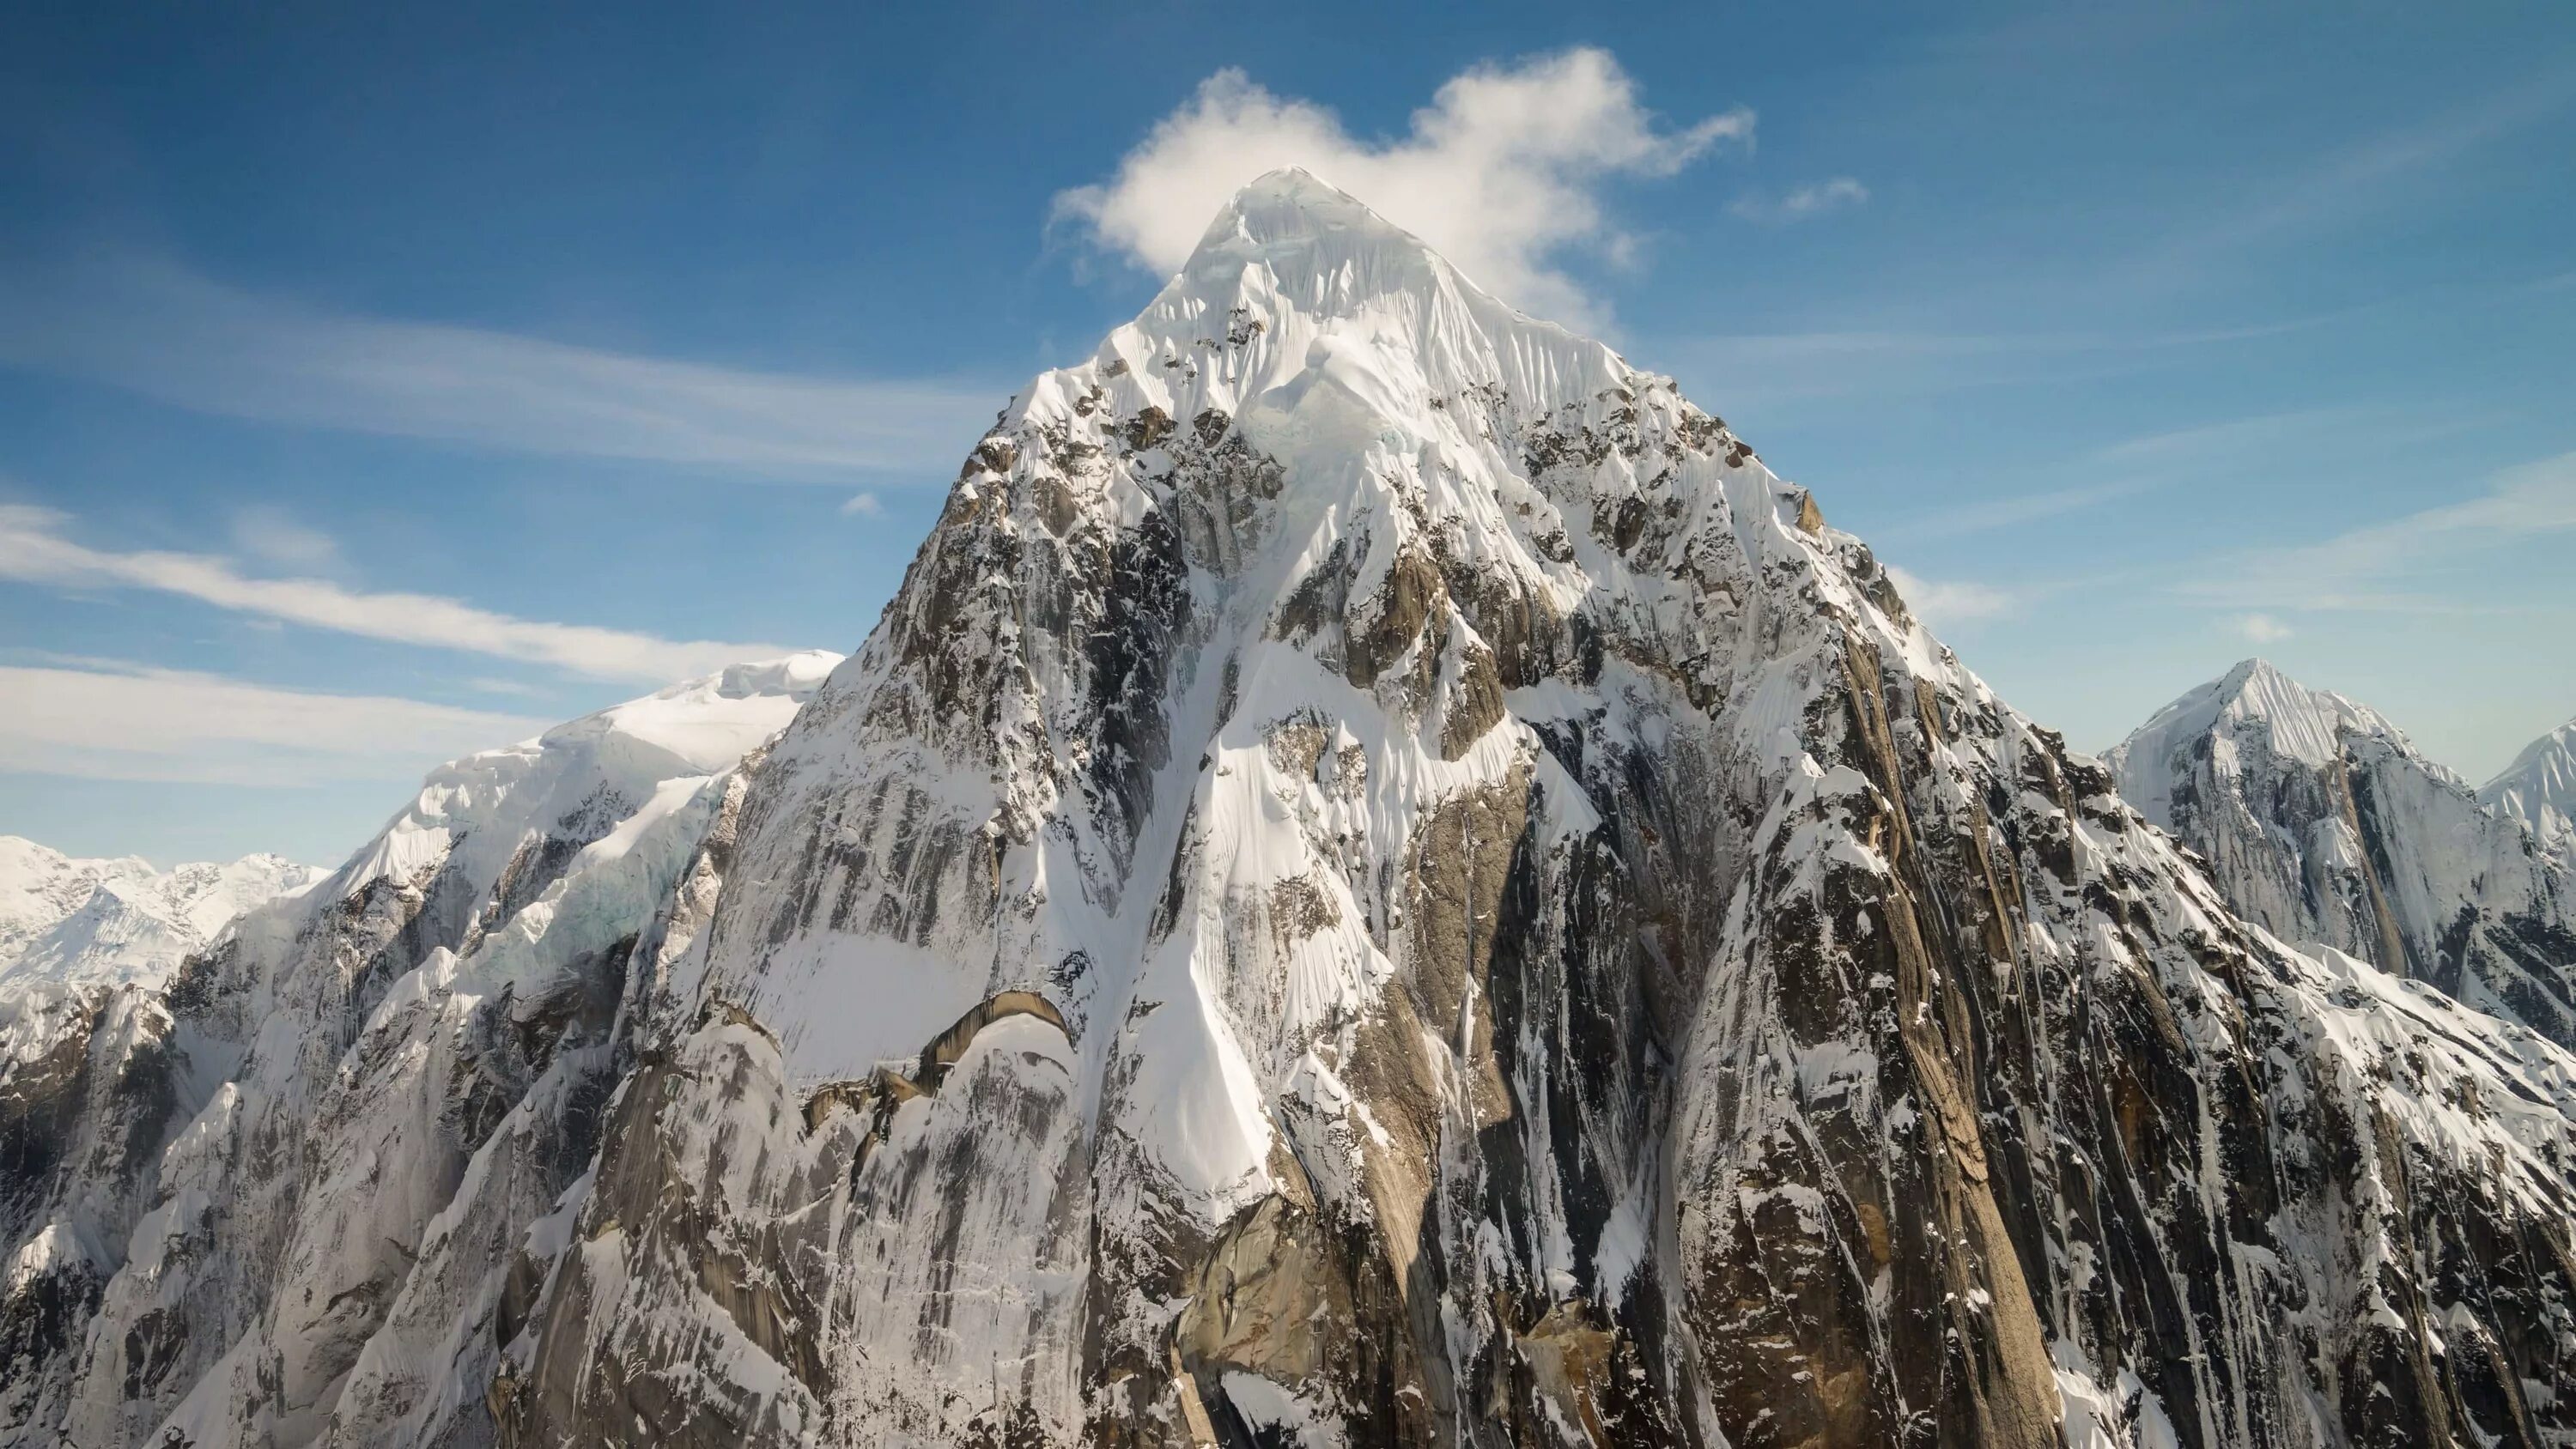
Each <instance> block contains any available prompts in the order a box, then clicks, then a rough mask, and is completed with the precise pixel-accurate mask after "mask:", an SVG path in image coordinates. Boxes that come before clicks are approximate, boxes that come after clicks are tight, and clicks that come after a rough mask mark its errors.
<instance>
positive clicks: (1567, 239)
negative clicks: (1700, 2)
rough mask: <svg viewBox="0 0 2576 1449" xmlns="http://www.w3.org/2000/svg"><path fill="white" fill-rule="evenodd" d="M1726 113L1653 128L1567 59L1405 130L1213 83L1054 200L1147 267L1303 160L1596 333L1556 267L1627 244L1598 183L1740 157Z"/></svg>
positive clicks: (1525, 66) (1472, 269)
mask: <svg viewBox="0 0 2576 1449" xmlns="http://www.w3.org/2000/svg"><path fill="white" fill-rule="evenodd" d="M1752 141H1753V113H1752V112H1751V111H1749V110H1746V109H1743V108H1741V107H1738V108H1737V109H1734V110H1731V111H1727V112H1725V113H1723V114H1721V115H1716V116H1711V117H1708V118H1707V119H1705V120H1701V121H1699V122H1696V123H1694V124H1692V125H1689V126H1686V127H1684V128H1682V129H1680V130H1668V129H1660V128H1659V127H1658V125H1657V123H1656V118H1655V116H1654V114H1653V113H1652V112H1650V111H1648V110H1646V109H1645V107H1643V106H1642V105H1640V104H1639V103H1638V100H1637V88H1636V85H1635V83H1634V82H1633V81H1632V80H1630V78H1629V76H1628V74H1627V72H1625V71H1623V70H1621V69H1620V68H1619V62H1618V61H1617V60H1616V59H1614V58H1613V57H1612V56H1611V55H1610V54H1609V52H1607V51H1603V50H1594V49H1588V48H1585V49H1575V50H1568V51H1563V52H1560V53H1558V54H1555V55H1546V56H1539V57H1536V58H1533V59H1531V60H1527V61H1523V62H1521V63H1519V64H1517V65H1512V66H1495V65H1489V66H1478V67H1476V68H1474V69H1471V70H1468V71H1465V72H1463V73H1461V74H1459V75H1456V76H1453V77H1451V78H1450V80H1449V81H1448V82H1447V83H1446V84H1444V85H1442V86H1441V87H1440V90H1439V92H1438V94H1436V95H1434V96H1433V97H1432V100H1431V104H1430V105H1428V106H1426V107H1424V108H1422V109H1421V110H1418V111H1415V112H1414V113H1413V122H1412V130H1411V132H1410V133H1409V134H1407V135H1405V136H1402V137H1399V138H1395V139H1392V140H1385V141H1372V140H1365V139H1362V138H1359V137H1355V136H1353V135H1351V134H1350V132H1348V131H1346V130H1345V129H1343V127H1342V122H1341V119H1340V118H1339V117H1338V116H1336V115H1334V114H1333V112H1331V111H1330V110H1328V109H1326V108H1324V107H1322V106H1319V105H1316V104H1314V103H1313V102H1311V101H1304V100H1298V99H1296V98H1293V97H1280V96H1276V95H1273V94H1271V93H1270V92H1269V91H1267V90H1265V89H1263V88H1262V87H1261V86H1260V85H1258V84H1256V83H1255V82H1254V81H1253V80H1252V79H1251V78H1250V77H1249V76H1247V75H1245V74H1244V73H1243V72H1242V71H1240V70H1236V69H1232V68H1229V69H1226V70H1221V71H1218V72H1217V73H1216V74H1214V75H1212V76H1210V77H1208V78H1207V79H1206V80H1204V81H1202V82H1200V83H1199V88H1198V92H1197V94H1196V95H1194V96H1192V97H1191V98H1190V100H1189V101H1188V102H1187V103H1185V104H1184V105H1182V106H1181V107H1180V109H1178V110H1176V111H1174V112H1173V113H1172V114H1171V115H1169V116H1166V117H1164V118H1163V119H1162V120H1161V121H1160V122H1157V123H1156V124H1155V126H1154V129H1153V130H1152V131H1151V132H1150V133H1149V134H1148V135H1147V136H1146V137H1145V139H1144V140H1143V141H1142V142H1140V143H1138V144H1137V146H1136V147H1135V148H1134V149H1133V150H1130V151H1129V152H1128V153H1127V154H1126V156H1125V157H1123V158H1122V159H1121V160H1120V161H1119V163H1118V170H1117V174H1116V175H1114V176H1112V177H1111V178H1110V179H1109V180H1107V181H1104V182H1101V183H1099V184H1097V185H1093V186H1084V187H1079V188H1076V189H1075V190H1072V191H1066V192H1062V193H1060V194H1058V195H1057V197H1056V199H1055V215H1056V219H1057V220H1058V221H1059V222H1071V223H1073V224H1075V225H1077V226H1079V227H1081V228H1082V229H1083V230H1084V231H1085V232H1086V233H1087V234H1088V235H1089V237H1090V239H1091V240H1092V241H1093V242H1094V243H1096V244H1097V245H1099V246H1100V247H1101V248H1102V249H1103V250H1105V251H1108V252H1111V253H1113V254H1116V255H1119V256H1122V257H1125V258H1126V259H1128V260H1129V261H1132V262H1134V263H1135V264H1136V265H1138V266H1140V267H1143V268H1145V269H1147V270H1149V271H1153V272H1157V273H1170V272H1172V271H1175V270H1177V269H1178V268H1179V267H1180V265H1181V263H1183V262H1184V261H1186V260H1188V258H1189V254H1190V249H1191V248H1192V247H1194V246H1196V245H1197V243H1198V240H1199V236H1200V234H1201V233H1202V232H1203V231H1205V230H1206V228H1207V224H1208V219H1209V218H1210V217H1213V216H1214V215H1216V213H1217V211H1218V210H1219V209H1220V208H1222V207H1223V206H1224V205H1225V203H1226V200H1227V199H1228V198H1229V197H1231V196H1233V194H1234V193H1235V191H1236V190H1237V189H1239V188H1240V187H1241V186H1242V185H1243V184H1244V183H1245V182H1248V181H1250V180H1252V179H1253V178H1254V177H1256V176H1259V175H1261V174H1263V173H1264V172H1268V171H1273V170H1276V169H1278V168H1280V167H1283V166H1302V167H1304V168H1305V169H1306V170H1308V171H1311V172H1313V173H1314V174H1315V175H1317V176H1319V177H1322V178H1323V179H1324V180H1325V181H1327V182H1330V183H1332V184H1333V185H1335V186H1338V187H1340V188H1342V189H1343V190H1345V191H1348V192H1350V193H1351V194H1352V195H1354V196H1356V197H1358V198H1359V199H1360V200H1361V201H1363V202H1365V203H1367V204H1368V205H1369V206H1370V207H1372V208H1374V209H1375V210H1377V211H1378V213H1379V214H1381V215H1383V216H1385V217H1386V218H1387V219H1388V220H1390V221H1392V222H1394V223H1395V224H1396V225H1398V226H1401V227H1403V228H1405V229H1406V230H1407V231H1410V232H1412V233H1414V234H1415V235H1417V236H1419V237H1421V238H1422V239H1423V240H1424V241H1426V242H1428V243H1430V244H1431V245H1432V246H1433V247H1434V248H1436V249H1437V250H1438V251H1439V252H1440V253H1441V254H1442V255H1444V256H1446V257H1447V258H1448V259H1449V260H1450V261H1452V262H1454V263H1456V264H1457V265H1458V266H1459V267H1460V268H1461V269H1462V270H1464V271H1465V272H1466V273H1467V275H1468V276H1470V277H1472V278H1474V279H1475V280H1476V282H1477V283H1478V284H1479V285H1481V286H1484V287H1486V288H1488V289H1489V290H1491V291H1493V292H1494V293H1495V294H1496V295H1498V296H1500V297H1502V298H1503V299H1504V300H1505V301H1508V302H1510V303H1512V304H1513V305H1515V306H1518V307H1522V308H1525V309H1528V310H1530V311H1532V312H1535V313H1537V314H1539V315H1542V316H1549V317H1555V318H1559V319H1562V320H1565V321H1569V322H1574V323H1585V322H1597V321H1599V320H1600V308H1599V307H1598V306H1597V305H1596V304H1594V303H1593V301H1592V300H1591V299H1590V298H1589V297H1588V296H1586V295H1585V293H1584V291H1583V289H1582V288H1581V287H1580V286H1579V285H1578V284H1576V283H1575V282H1574V281H1573V280H1572V279H1571V278H1569V277H1567V276H1566V275H1565V274H1564V273H1563V272H1562V271H1559V270H1558V269H1557V268H1556V267H1555V266H1554V265H1553V262H1554V260H1555V259H1556V258H1557V257H1558V256H1560V255H1561V254H1563V253H1565V252H1568V251H1574V250H1586V251H1591V252H1594V253H1596V254H1599V255H1602V256H1605V257H1608V258H1611V259H1613V260H1616V259H1618V258H1619V257H1621V256H1622V255H1624V254H1625V253H1626V252H1627V251H1628V250H1629V247H1630V238H1628V237H1627V236H1626V235H1624V234H1623V233H1621V232H1620V231H1619V230H1618V229H1617V228H1615V227H1614V226H1612V225H1611V224H1610V223H1609V222H1608V221H1607V220H1606V219H1605V218H1604V217H1603V215H1602V210H1601V204H1600V200H1599V197H1598V192H1599V190H1600V188H1601V186H1602V184H1603V183H1604V182H1605V181H1606V180H1608V179H1609V178H1611V177H1614V176H1669V175H1671V174H1672V173H1673V172H1675V171H1678V170H1680V169H1681V168H1682V167H1684V166H1686V165H1688V164H1690V163H1691V162H1692V161H1694V160H1696V159H1698V158H1699V157H1701V156H1703V155H1705V154H1707V153H1708V152H1709V151H1710V150H1711V149H1712V148H1714V147H1716V146H1718V145H1719V144H1721V143H1725V142H1733V143H1737V144H1740V145H1744V146H1748V147H1749V146H1750V145H1751V144H1752Z"/></svg>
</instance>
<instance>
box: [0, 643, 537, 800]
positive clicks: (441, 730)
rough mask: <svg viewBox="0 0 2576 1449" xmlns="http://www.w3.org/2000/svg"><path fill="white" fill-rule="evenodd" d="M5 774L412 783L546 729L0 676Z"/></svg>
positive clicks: (165, 676)
mask: <svg viewBox="0 0 2576 1449" xmlns="http://www.w3.org/2000/svg"><path fill="white" fill-rule="evenodd" d="M0 697H5V698H7V699H8V701H9V708H8V709H6V710H0V770H16V771H27V772H32V773H39V774H49V775H74V776H81V777H85V778H91V779H109V780H168V781H189V782H202V783H209V784H233V785H262V786H298V785H311V784H315V783H318V782H322V781H327V780H335V779H353V778H367V777H373V776H381V775H384V774H386V773H388V772H397V773H410V772H412V771H417V770H420V769H424V768H426V767H428V766H429V765H432V764H435V763H436V762H438V761H440V760H444V759H449V758H452V757H454V756H457V755H461V754H466V753H468V752H471V751H474V750H480V749H489V748H491V747H493V746H496V745H504V744H508V743H509V742H511V741H512V740H520V739H526V738H528V737H529V736H531V735H534V734H536V733H537V732H539V731H540V730H542V729H544V728H545V722H544V721H541V720H533V719H526V718H522V717H519V716H516V715H507V714H493V713H488V712H486V711H482V710H472V709H457V708H453V707H451V706H448V705H441V704H428V703H424V702H422V701H419V700H411V699H396V698H391V697H388V696H382V695H345V694H315V693H308V692H306V691H302V690H289V689H271V688H267V687H265V686H261V685H254V684H244V683H242V682H240V681H238V680H230V679H220V678H217V677H215V676H212V675H206V674H193V673H187V672H184V671H180V670H170V669H150V668H144V667H141V666H136V665H117V664H114V663H112V662H110V661H103V660H102V661H89V662H88V663H87V664H85V665H84V666H83V667H77V668H68V667H67V668H44V667H19V666H0Z"/></svg>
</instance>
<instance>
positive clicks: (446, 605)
mask: <svg viewBox="0 0 2576 1449" xmlns="http://www.w3.org/2000/svg"><path fill="white" fill-rule="evenodd" d="M69 522H70V520H69V519H68V518H66V517H65V516H64V515H62V514H60V513H57V512H54V511H53V510H51V509H45V508H31V507H26V506H23V505H0V579H7V580H11V581H14V582H18V583H28V584H47V585H54V586H58V587H64V588H89V589H144V590H151V591H154V592H159V593H166V594H175V595H178V596H180V597H183V598H189V599H194V600H196V601H198V602H199V603H203V604H210V605H212V606H214V607H216V608H219V609H227V610H231V611H233V612H236V613H242V614H248V615H251V616H253V617H254V618H261V619H271V620H276V621H278V622H281V623H287V624H299V625H303V626H305V627H307V628H314V629H328V630H333V631H335V632H338V633H343V634H355V635H360V636H362V637H365V638H370V639H382V640H387V641H390V642H393V643H398V644H416V645H424V646H428V647H432V648H439V649H454V650H459V651H462V652H465V653H470V654H486V655H491V656H494V657H496V658H502V659H516V660H521V661H525V662H528V663H535V664H546V665H552V666H554V667H556V668H559V669H567V670H571V671H572V672H574V673H576V674H584V675H590V676H592V677H595V678H602V679H635V680H646V681H652V682H656V683H663V682H668V681H670V680H674V679H681V678H685V677H688V676H690V675H695V674H705V673H708V672H710V671H713V670H716V669H720V668H722V667H724V666H725V665H727V664H735V663H739V662H741V661H743V660H746V659H761V658H770V657H774V656H777V655H781V654H785V653H787V652H788V651H787V650H785V649H782V648H780V647H778V646H776V645H769V644H727V643H719V642H715V641H712V640H672V639H661V638H656V637H654V636H653V635H650V634H639V633H635V632H632V631H629V630H624V629H603V628H598V627H595V626H592V625H587V624H558V623H549V622H545V621H542V620H534V619H518V618H513V617H511V616H509V615H507V614H498V613H494V612H492V611H491V610H489V609H479V608H476V607H474V606H473V605H471V604H467V603H464V602H462V601H460V600H456V599H449V598H441V597H439V596H437V595H434V594H417V593H407V592H392V593H369V592H364V591H360V590H356V589H352V588H349V587H346V586H344V585H342V584H338V583H334V582H331V581H328V580H324V579H313V578H256V577H252V576H250V575H248V574H245V573H244V572H243V571H242V569H241V567H240V565H239V564H238V563H236V562H235V561H234V560H232V559H229V558H225V557H222V556H220V555H215V554H198V553H173V552H165V551H159V550H139V551H131V552H118V551H113V550H107V549H96V548H91V547H88V546H87V545H84V544H80V543H76V542H74V541H73V540H71V539H70V538H67V537H65V536H64V532H63V529H64V526H65V525H66V524H67V523H69Z"/></svg>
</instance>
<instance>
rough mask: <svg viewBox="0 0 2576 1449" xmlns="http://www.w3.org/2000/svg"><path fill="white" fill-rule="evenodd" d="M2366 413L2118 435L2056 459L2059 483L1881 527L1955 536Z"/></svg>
mask: <svg viewBox="0 0 2576 1449" xmlns="http://www.w3.org/2000/svg"><path fill="white" fill-rule="evenodd" d="M2366 413H2367V410H2366V409H2363V408H2358V407H2322V408H2297V409H2292V410H2290V411H2286V412H2277V413H2263V414H2258V415H2255V416H2252V417H2243V418H2228V419H2224V420H2222V421H2218V422H2212V423H2196V424H2193V425H2191V426H2188V427H2181V428H2170V429H2167V430H2165V431H2162V432H2156V433H2146V434H2141V435H2139V436H2136V437H2130V438H2121V439H2118V440H2116V441H2113V442H2109V443H2104V444H2100V445H2097V446H2095V447H2092V448H2088V449H2086V450H2084V451H2083V452H2081V453H2079V454H2076V455H2074V456H2073V457H2070V458H2068V459H2067V460H2066V461H2065V462H2064V463H2063V464H2060V465H2057V467H2056V469H2055V471H2056V472H2058V473H2059V474H2060V476H2062V477H2065V478H2067V479H2068V480H2069V481H2067V482H2065V483H2063V484H2061V485H2060V486H2057V487H2053V488H2042V489H2036V490H2032V491H2030V492H2024V493H2007V494H2004V495H2002V496H2000V497H1992V498H1987V499H1983V500H1981V501H1977V502H1973V503H1961V504H1952V505H1949V506H1946V507H1944V508H1942V509H1941V510H1940V511H1938V512H1935V513H1928V514H1924V515H1922V516H1921V517H1918V518H1913V519H1908V520H1904V521H1901V522H1899V523H1897V524H1896V525H1894V526H1893V527H1891V528H1890V529H1888V530H1887V533H1888V536H1889V537H1897V538H1907V539H1932V538H1962V537H1966V536H1969V535H1972V534H1979V533H1989V532H1993V531H1995V530H1998V529H2006V528H2016V527H2019V526H2021V525H2023V524H2027V523H2038V522H2041V521H2043V520H2046V519H2051V518H2056V517H2060V516H2062V515H2065V514H2069V513H2076V512H2081V511H2082V510H2085V509H2088V508H2095V507H2099V506H2100V505H2102V504H2106V503H2113V502H2117V501H2118V500H2120V499H2123V498H2130V497H2135V496H2136V495H2138V494H2141V493H2147V492H2151V491H2153V490H2155V489H2158V488H2162V487H2166V486H2169V485H2171V484H2172V483H2174V482H2175V481H2177V480H2178V479H2180V478H2184V477H2188V476H2192V474H2191V470H2194V469H2206V468H2208V467H2210V466H2213V465H2219V466H2225V465H2231V464H2236V463H2240V462H2241V461H2243V460H2244V459H2247V458H2249V457H2250V458H2260V457H2264V456H2267V455H2269V454H2272V453H2275V452H2277V451H2278V450H2280V449H2281V448H2283V447H2285V446H2288V445H2291V444H2294V443H2297V442H2299V441H2301V440H2305V439H2312V438H2314V437H2315V436H2317V435H2318V434H2320V433H2329V434H2330V433H2333V432H2335V431H2337V430H2340V429H2343V428H2346V427H2348V426H2349V425H2350V424H2351V423H2352V422H2353V421H2354V420H2355V419H2357V418H2360V417H2362V416H2365V415H2366Z"/></svg>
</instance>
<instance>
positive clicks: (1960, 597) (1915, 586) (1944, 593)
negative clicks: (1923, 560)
mask: <svg viewBox="0 0 2576 1449" xmlns="http://www.w3.org/2000/svg"><path fill="white" fill-rule="evenodd" d="M1887 576H1888V577H1889V578H1891V579H1894V580H1895V581H1896V592H1897V593H1898V594H1899V595H1900V596H1902V597H1903V598H1904V600H1905V606H1906V607H1907V608H1909V609H1911V610H1913V611H1914V614H1915V617H1917V618H1919V619H1921V620H1922V621H1923V622H1924V623H1925V624H1927V625H1930V626H1931V627H1933V628H1936V629H1939V628H1956V627H1958V626H1960V625H1963V624H1973V623H1975V622H1977V621H1978V620H1980V619H1995V618H2001V617H2003V616H2004V615H2006V614H2010V613H2012V612H2013V611H2014V609H2015V608H2017V607H2018V604H2017V602H2016V601H2015V600H2014V598H2013V596H2012V595H2011V594H2010V593H2008V592H2006V591H2005V590H2002V589H1998V588H1995V587H1994V586H1992V585H1990V584H1980V583H1972V582H1965V581H1949V582H1944V581H1939V580H1934V579H1927V578H1924V577H1922V576H1920V575H1918V574H1914V573H1910V572H1908V571H1906V570H1904V569H1901V568H1896V567H1894V566H1892V565H1891V566H1890V567H1889V568H1888V570H1887Z"/></svg>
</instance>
